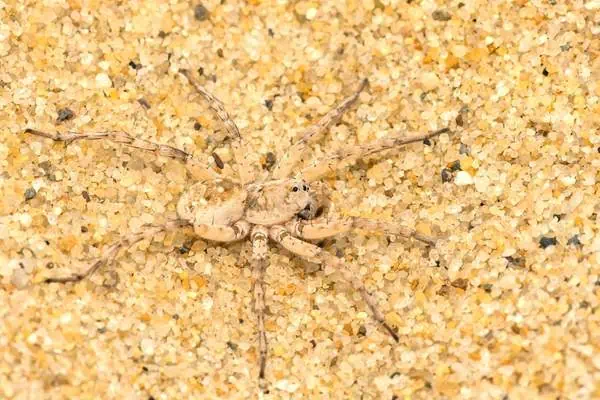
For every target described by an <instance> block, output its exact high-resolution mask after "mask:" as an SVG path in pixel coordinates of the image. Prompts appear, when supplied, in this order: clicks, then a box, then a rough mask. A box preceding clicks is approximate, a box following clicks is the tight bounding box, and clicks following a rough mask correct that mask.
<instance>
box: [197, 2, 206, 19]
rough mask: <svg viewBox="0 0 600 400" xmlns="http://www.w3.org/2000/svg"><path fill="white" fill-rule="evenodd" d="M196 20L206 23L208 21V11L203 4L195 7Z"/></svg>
mask: <svg viewBox="0 0 600 400" xmlns="http://www.w3.org/2000/svg"><path fill="white" fill-rule="evenodd" d="M194 18H196V19H197V20H198V21H206V20H207V19H208V10H207V9H206V7H204V6H203V5H202V4H198V5H197V6H196V7H194Z"/></svg>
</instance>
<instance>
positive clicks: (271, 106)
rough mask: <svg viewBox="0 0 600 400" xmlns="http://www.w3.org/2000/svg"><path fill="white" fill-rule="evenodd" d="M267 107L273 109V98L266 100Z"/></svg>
mask: <svg viewBox="0 0 600 400" xmlns="http://www.w3.org/2000/svg"><path fill="white" fill-rule="evenodd" d="M265 107H267V109H268V110H269V111H271V110H272V109H273V100H271V99H267V100H265Z"/></svg>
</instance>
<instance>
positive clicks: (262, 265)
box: [250, 225, 269, 381]
mask: <svg viewBox="0 0 600 400" xmlns="http://www.w3.org/2000/svg"><path fill="white" fill-rule="evenodd" d="M250 240H251V241H252V278H253V279H254V284H253V287H252V294H253V300H254V313H255V314H256V319H257V323H258V351H259V368H260V369H259V373H258V379H259V381H262V380H263V379H265V367H266V364H267V333H266V331H265V308H266V305H265V270H266V269H267V266H268V262H269V260H268V254H267V252H268V241H269V232H268V230H267V228H265V227H263V226H260V225H256V226H254V228H253V229H252V233H251V235H250Z"/></svg>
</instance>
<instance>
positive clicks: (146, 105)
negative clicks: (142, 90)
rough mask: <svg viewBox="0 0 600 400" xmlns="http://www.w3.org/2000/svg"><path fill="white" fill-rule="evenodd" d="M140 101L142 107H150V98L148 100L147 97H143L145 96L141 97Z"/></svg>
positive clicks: (147, 108)
mask: <svg viewBox="0 0 600 400" xmlns="http://www.w3.org/2000/svg"><path fill="white" fill-rule="evenodd" d="M138 103H140V105H141V106H142V107H144V108H145V109H146V110H149V109H150V103H148V100H146V99H145V98H143V97H141V98H139V99H138Z"/></svg>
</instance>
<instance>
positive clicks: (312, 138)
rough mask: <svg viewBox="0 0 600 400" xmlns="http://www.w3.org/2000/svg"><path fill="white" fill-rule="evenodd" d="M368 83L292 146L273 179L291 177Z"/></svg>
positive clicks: (364, 83)
mask: <svg viewBox="0 0 600 400" xmlns="http://www.w3.org/2000/svg"><path fill="white" fill-rule="evenodd" d="M367 83H368V81H367V80H366V79H363V80H362V81H361V83H360V86H359V87H358V89H357V90H356V92H354V93H353V94H352V95H351V96H348V97H346V98H345V99H344V100H343V101H342V102H341V103H340V104H338V105H337V106H336V107H335V108H334V109H333V110H331V111H329V112H328V113H327V114H325V115H324V116H323V117H322V118H321V119H320V120H319V121H318V122H317V123H316V124H315V125H312V126H311V127H309V128H308V129H307V130H306V131H305V132H304V134H303V135H302V137H301V138H300V139H299V140H298V141H297V142H295V143H294V144H292V145H291V146H290V148H288V149H287V151H286V152H285V154H284V155H283V157H282V159H281V161H280V162H279V163H278V164H277V165H276V166H275V169H274V170H273V179H283V178H287V177H288V176H290V174H291V173H292V170H293V169H294V167H295V166H296V164H298V162H299V161H300V160H301V159H302V157H303V156H304V153H305V152H306V151H307V150H308V146H309V145H310V144H311V143H315V142H317V141H319V140H320V139H321V138H322V137H323V136H324V135H325V133H326V132H327V130H328V129H329V128H330V127H331V126H332V125H334V124H336V123H337V122H338V121H339V120H340V119H341V118H342V115H344V113H345V112H346V111H347V110H348V109H349V108H350V107H352V105H353V104H354V103H355V102H356V100H357V99H358V96H359V95H360V92H362V91H363V90H364V88H365V87H366V86H367Z"/></svg>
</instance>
